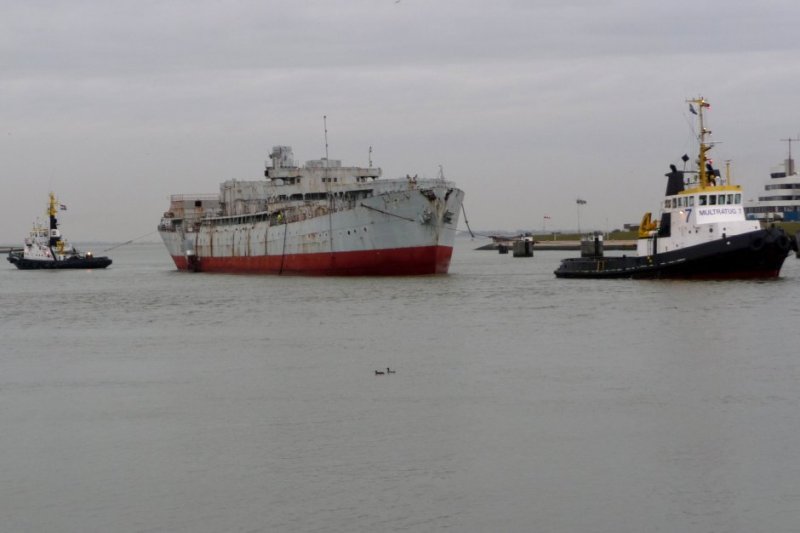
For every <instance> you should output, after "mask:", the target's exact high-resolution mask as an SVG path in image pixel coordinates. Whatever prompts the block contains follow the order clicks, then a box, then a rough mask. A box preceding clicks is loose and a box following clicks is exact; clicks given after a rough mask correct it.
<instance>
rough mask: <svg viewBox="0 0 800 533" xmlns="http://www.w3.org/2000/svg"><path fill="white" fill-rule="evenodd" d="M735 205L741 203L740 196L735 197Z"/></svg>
mask: <svg viewBox="0 0 800 533" xmlns="http://www.w3.org/2000/svg"><path fill="white" fill-rule="evenodd" d="M736 203H737V204H740V203H742V195H741V194H737V195H736Z"/></svg>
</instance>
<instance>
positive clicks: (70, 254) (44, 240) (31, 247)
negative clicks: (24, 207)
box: [8, 192, 111, 270]
mask: <svg viewBox="0 0 800 533" xmlns="http://www.w3.org/2000/svg"><path fill="white" fill-rule="evenodd" d="M58 208H59V204H58V202H57V201H56V196H55V194H53V193H52V192H51V193H50V202H49V203H48V206H47V216H48V218H49V219H50V224H49V227H47V226H43V225H41V224H39V223H35V224H34V225H33V228H32V229H31V232H30V234H29V235H28V237H27V238H26V239H25V246H24V247H23V248H22V249H15V250H12V251H11V252H9V254H8V261H9V262H10V263H12V264H14V265H15V266H16V267H17V268H19V269H20V270H37V269H61V268H106V267H107V266H108V265H110V264H111V259H109V258H108V257H95V256H94V255H92V252H85V253H84V252H79V251H78V250H77V249H76V248H75V247H74V246H71V245H70V244H68V243H67V241H66V240H65V239H64V238H63V237H62V236H61V231H59V229H58V220H57V219H56V214H57V213H58Z"/></svg>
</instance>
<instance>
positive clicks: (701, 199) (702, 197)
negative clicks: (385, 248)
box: [697, 194, 706, 205]
mask: <svg viewBox="0 0 800 533" xmlns="http://www.w3.org/2000/svg"><path fill="white" fill-rule="evenodd" d="M697 203H698V204H699V205H706V195H705V194H701V195H700V196H699V197H698V202H697Z"/></svg>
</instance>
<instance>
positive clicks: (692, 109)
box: [689, 104, 697, 115]
mask: <svg viewBox="0 0 800 533" xmlns="http://www.w3.org/2000/svg"><path fill="white" fill-rule="evenodd" d="M689 111H690V112H691V113H692V115H696V114H697V111H696V110H695V108H694V106H693V105H692V104H689Z"/></svg>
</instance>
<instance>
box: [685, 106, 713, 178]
mask: <svg viewBox="0 0 800 533" xmlns="http://www.w3.org/2000/svg"><path fill="white" fill-rule="evenodd" d="M687 102H689V104H694V105H695V106H697V107H696V108H695V107H694V106H692V107H691V108H690V109H691V110H692V112H693V113H695V114H696V115H697V120H698V121H699V123H700V133H699V135H698V138H699V141H700V153H699V154H698V156H697V166H698V169H697V175H698V176H699V177H700V187H703V188H705V187H708V186H709V178H708V171H707V170H706V163H707V162H708V158H707V157H706V153H707V152H708V151H709V150H711V145H710V144H709V143H707V142H706V137H708V136H709V135H711V130H707V129H706V127H705V124H704V122H703V111H704V110H705V108H707V107H711V104H709V103H708V102H706V100H705V98H703V97H702V96H700V97H699V98H694V99H692V100H687Z"/></svg>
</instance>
